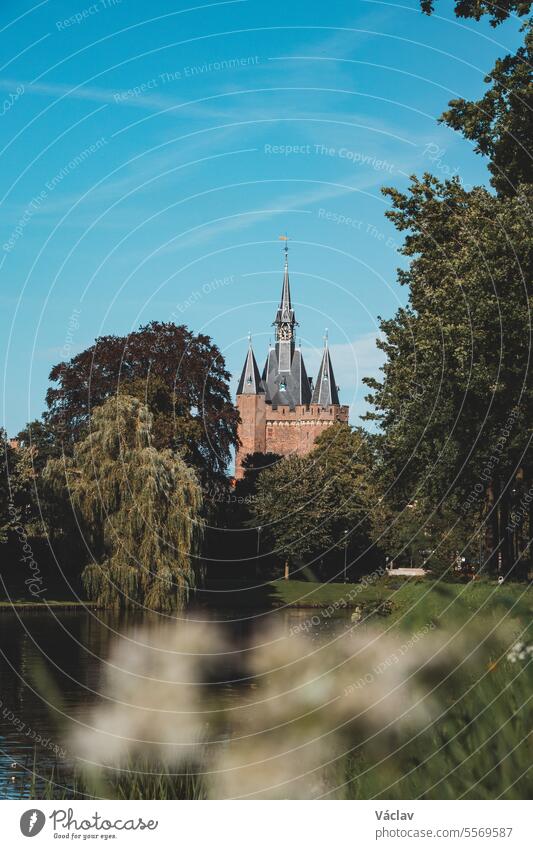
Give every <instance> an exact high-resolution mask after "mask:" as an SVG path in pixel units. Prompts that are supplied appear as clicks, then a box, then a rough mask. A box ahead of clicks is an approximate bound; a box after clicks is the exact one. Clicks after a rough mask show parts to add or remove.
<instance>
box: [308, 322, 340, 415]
mask: <svg viewBox="0 0 533 849" xmlns="http://www.w3.org/2000/svg"><path fill="white" fill-rule="evenodd" d="M311 404H319V405H320V406H321V407H328V406H330V405H336V406H339V391H338V386H337V384H336V382H335V375H334V374H333V366H332V364H331V356H330V353H329V345H328V332H327V330H326V334H325V336H324V352H323V354H322V362H321V363H320V368H319V370H318V376H317V379H316V383H315V388H314V389H313V396H312V398H311Z"/></svg>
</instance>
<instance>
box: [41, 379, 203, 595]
mask: <svg viewBox="0 0 533 849" xmlns="http://www.w3.org/2000/svg"><path fill="white" fill-rule="evenodd" d="M44 474H45V478H46V479H47V480H48V482H49V483H50V485H51V486H53V487H54V488H55V489H59V490H62V489H63V487H64V486H65V484H66V486H67V487H68V491H69V495H70V498H71V500H72V505H73V508H74V510H75V511H76V513H77V515H79V517H80V518H81V521H82V523H83V525H82V527H83V528H84V530H85V534H86V539H87V544H88V545H89V546H90V549H91V552H92V557H93V558H94V562H92V563H89V564H88V565H87V566H86V567H85V570H84V573H83V580H84V583H85V586H86V590H87V593H88V596H89V598H91V599H92V600H95V601H98V602H99V603H100V604H102V605H109V604H113V605H120V606H132V605H135V604H141V605H144V606H145V607H149V608H154V609H158V610H170V609H172V608H174V607H181V606H183V604H184V603H185V601H186V600H187V598H188V594H189V590H190V588H191V587H192V586H193V584H194V572H193V568H192V565H191V558H192V557H193V556H194V555H195V553H196V551H197V547H198V542H199V538H200V530H201V521H200V518H199V516H200V510H201V506H202V496H201V490H200V487H199V484H198V482H197V479H196V475H195V473H194V471H193V470H192V469H190V468H188V467H187V465H186V464H185V463H184V461H183V459H182V458H181V457H180V456H179V455H178V454H177V453H176V452H175V451H172V450H171V449H168V448H167V449H163V450H157V448H155V447H154V446H153V445H152V415H151V413H149V411H148V409H147V407H146V406H145V405H143V404H142V403H141V402H140V401H139V400H138V399H136V398H130V397H128V396H125V395H119V396H117V397H116V398H110V399H109V400H108V401H106V402H105V403H104V404H103V405H102V406H101V407H97V408H95V409H94V410H93V413H92V416H91V421H90V431H89V434H88V435H87V436H86V438H85V439H83V440H82V441H80V442H79V443H77V444H76V445H75V447H74V454H73V457H72V458H65V459H64V460H50V461H49V462H48V464H47V466H46V469H45V473H44Z"/></svg>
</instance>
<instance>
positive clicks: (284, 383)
mask: <svg viewBox="0 0 533 849" xmlns="http://www.w3.org/2000/svg"><path fill="white" fill-rule="evenodd" d="M279 388H280V390H281V392H285V390H286V388H287V384H286V382H285V381H284V380H280V382H279Z"/></svg>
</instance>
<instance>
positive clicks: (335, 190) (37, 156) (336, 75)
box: [0, 0, 521, 434]
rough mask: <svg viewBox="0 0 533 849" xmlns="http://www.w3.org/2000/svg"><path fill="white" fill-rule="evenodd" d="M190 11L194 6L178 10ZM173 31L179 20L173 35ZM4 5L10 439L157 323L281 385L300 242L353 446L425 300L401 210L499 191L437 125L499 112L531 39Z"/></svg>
mask: <svg viewBox="0 0 533 849" xmlns="http://www.w3.org/2000/svg"><path fill="white" fill-rule="evenodd" d="M176 7H178V8H177V9H176ZM169 9H172V11H170V12H169ZM437 12H438V14H437V15H435V16H433V17H431V18H428V17H426V16H424V15H422V14H421V13H420V12H419V10H418V7H417V4H416V3H415V2H408V3H406V4H395V3H389V2H374V1H373V0H372V2H368V0H365V2H362V0H353V2H352V0H350V2H335V0H333V2H330V3H327V4H312V3H308V2H306V3H304V2H300V0H297V2H288V3H287V2H284V3H281V2H279V0H273V2H270V3H268V4H265V3H263V2H261V0H242V2H241V1H240V0H239V1H238V2H226V3H209V4H205V5H202V4H200V3H199V4H198V5H194V4H190V6H188V5H187V4H175V3H172V4H170V3H168V2H162V0H152V2H151V3H150V4H144V3H138V2H133V0H121V2H117V0H96V2H93V3H88V2H85V0H79V2H75V0H72V2H60V0H57V1H56V2H53V0H49V2H34V3H28V2H24V0H22V1H21V2H4V3H2V6H1V9H0V37H1V38H2V41H3V47H4V49H3V51H2V55H3V57H4V60H3V61H4V64H3V66H2V68H1V70H0V96H1V98H2V101H3V103H2V107H1V108H0V113H1V116H0V130H1V136H0V151H1V165H2V167H1V168H0V183H1V186H0V191H1V197H2V203H1V205H0V227H1V234H0V263H1V265H0V273H1V281H2V288H1V292H0V297H1V301H2V310H1V319H0V321H1V324H2V342H3V366H4V367H3V369H2V379H3V391H2V395H3V408H2V417H1V418H2V421H3V423H4V425H5V426H6V427H7V429H8V432H9V433H10V434H13V433H15V432H16V431H17V430H19V429H20V428H21V427H22V426H23V425H24V423H25V422H26V421H27V420H29V419H31V418H34V417H36V416H39V415H40V413H41V412H42V410H43V409H44V395H45V391H46V388H47V385H48V380H47V377H48V373H49V371H50V368H51V366H52V365H53V364H55V363H56V362H59V361H60V360H61V359H63V358H64V357H65V355H68V356H67V358H68V357H69V356H71V355H73V354H75V353H76V352H77V351H79V350H82V349H83V348H85V347H87V346H89V345H90V344H91V343H92V342H93V341H94V338H95V337H96V336H98V335H101V334H104V333H117V334H127V333H128V332H130V331H131V330H134V329H136V328H137V327H138V326H139V325H140V324H142V323H146V322H148V321H149V320H151V319H157V320H174V321H176V322H177V323H185V324H187V325H188V326H189V327H190V328H191V329H193V330H194V331H196V332H198V331H202V332H205V333H208V334H209V335H211V336H212V337H213V339H214V340H215V341H216V343H217V344H218V345H219V346H220V348H221V349H222V351H223V352H224V354H225V356H226V360H227V363H228V367H229V369H230V370H231V372H232V373H233V375H234V381H233V388H235V385H236V380H237V378H238V374H239V372H240V369H241V367H242V363H243V361H244V356H245V351H246V336H247V334H248V331H251V332H252V334H253V337H254V347H255V351H256V355H257V359H258V361H259V363H260V366H261V367H262V364H263V361H264V357H265V354H266V349H267V346H268V341H269V337H270V336H271V333H272V329H271V322H272V320H273V317H274V312H275V306H276V302H277V300H278V298H279V293H280V288H281V278H282V251H281V247H282V243H281V242H280V241H278V236H279V235H280V234H282V233H285V232H287V233H288V234H289V237H290V238H291V251H290V267H291V283H292V292H293V299H294V301H295V307H296V314H297V319H298V320H299V323H300V327H299V331H300V334H301V339H302V346H303V348H304V351H305V354H306V359H307V361H308V372H309V373H310V374H311V375H316V370H317V360H318V358H319V353H320V348H321V345H322V337H323V334H324V328H325V327H328V329H329V339H330V345H331V348H332V354H333V363H334V368H335V372H336V377H337V382H338V383H339V384H340V386H341V398H342V401H343V402H344V403H347V404H350V405H351V418H352V421H353V422H354V423H356V422H357V421H358V416H359V415H360V414H361V413H362V412H363V411H364V401H363V397H364V395H365V388H364V386H363V385H362V384H361V379H362V377H364V376H365V375H370V374H375V373H376V370H377V369H378V367H379V363H380V355H379V352H377V350H376V348H375V345H374V339H375V337H376V334H377V323H378V316H380V315H381V316H384V317H388V316H391V315H392V314H393V313H394V312H395V310H396V309H397V307H398V305H399V304H401V303H403V302H404V300H405V296H406V293H405V291H404V290H403V289H402V288H401V287H399V286H398V284H397V283H396V268H397V266H398V265H400V264H402V263H403V262H404V261H403V260H402V258H401V257H399V256H398V254H397V252H396V245H397V244H398V243H399V241H400V235H399V234H397V233H396V231H395V230H394V228H393V227H392V225H391V224H389V222H388V221H387V220H386V219H385V217H384V213H385V210H386V208H387V200H386V199H385V198H383V197H382V195H381V194H380V187H381V186H383V185H393V186H396V187H399V188H402V187H405V186H406V184H407V182H408V175H409V174H412V173H417V174H421V173H422V172H423V171H425V170H430V171H433V172H434V173H435V174H437V175H440V176H443V177H445V176H449V175H450V174H451V173H458V174H459V175H460V176H461V179H462V180H463V181H464V182H465V184H467V185H472V184H479V183H486V182H487V172H486V167H485V163H484V161H483V160H482V159H481V158H480V157H478V156H475V155H474V153H473V151H472V148H471V145H470V143H468V142H466V141H464V140H463V139H462V138H461V137H460V136H459V135H458V134H456V133H454V132H453V131H451V130H449V129H448V128H446V127H443V126H439V125H437V123H436V120H435V119H436V118H437V117H438V115H440V113H441V112H442V111H443V109H444V108H445V107H446V104H447V102H448V100H450V99H451V98H452V97H457V96H462V97H467V98H475V97H478V96H479V95H480V94H481V93H482V92H483V90H484V84H483V77H484V75H485V74H486V73H487V72H488V71H489V70H490V68H491V67H492V65H493V63H494V60H495V59H496V57H498V56H501V55H504V54H505V53H506V52H509V51H510V50H513V49H514V48H516V46H517V45H518V44H519V42H520V40H521V37H520V35H519V32H518V30H519V23H517V22H516V21H508V22H506V23H505V24H504V25H503V26H501V27H499V28H497V29H492V28H491V27H490V26H489V24H488V23H487V22H486V21H482V22H480V23H476V22H465V21H459V20H457V19H456V18H455V17H454V16H453V6H452V4H451V3H450V2H439V3H437Z"/></svg>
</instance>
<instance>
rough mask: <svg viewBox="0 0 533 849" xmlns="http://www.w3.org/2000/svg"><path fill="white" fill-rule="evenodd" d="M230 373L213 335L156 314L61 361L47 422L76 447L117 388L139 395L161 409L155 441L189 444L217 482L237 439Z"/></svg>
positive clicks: (193, 458) (207, 476)
mask: <svg viewBox="0 0 533 849" xmlns="http://www.w3.org/2000/svg"><path fill="white" fill-rule="evenodd" d="M229 377H230V375H229V373H228V372H227V371H226V367H225V363H224V359H223V357H222V355H221V353H220V351H219V349H218V348H217V346H216V345H214V344H213V343H212V341H211V339H210V338H209V337H208V336H204V335H201V334H200V335H196V336H195V335H194V334H193V333H191V331H190V330H188V329H187V328H186V327H185V326H183V325H181V326H177V325H175V324H172V323H162V322H156V321H152V322H150V323H149V324H147V325H145V326H144V327H141V328H140V329H139V330H138V331H135V332H133V333H130V334H129V335H128V336H102V337H100V338H99V339H97V340H96V342H95V344H94V345H92V346H91V347H90V348H87V349H86V350H85V351H82V352H81V353H80V354H77V355H76V356H75V357H73V358H72V359H71V360H70V361H69V362H66V363H59V364H58V365H56V366H54V367H53V368H52V370H51V372H50V380H51V381H52V382H53V383H54V384H56V385H55V386H53V387H51V388H50V389H49V390H48V392H47V394H46V402H47V405H48V412H47V413H46V416H45V418H46V423H47V425H48V426H49V427H50V428H51V429H52V430H53V431H54V432H55V433H56V434H57V435H58V436H59V437H60V438H61V441H62V443H63V446H64V448H65V450H66V451H67V452H68V453H70V452H71V451H72V448H73V446H74V443H75V442H76V441H77V440H79V439H80V438H82V437H84V436H85V435H86V434H87V428H88V422H89V416H90V412H91V409H92V408H93V407H96V406H98V405H100V404H102V403H103V402H104V401H105V400H106V399H107V398H109V397H112V396H114V395H116V394H117V393H124V394H126V395H131V396H134V397H137V398H139V399H140V400H141V401H143V402H144V403H146V404H147V405H148V407H149V409H150V412H151V413H152V415H153V434H152V438H153V445H154V446H155V447H156V448H179V449H181V450H182V451H183V452H184V457H185V458H186V460H187V462H188V463H190V464H191V465H193V466H194V467H195V468H196V469H197V470H198V471H199V474H200V477H201V478H202V481H203V482H204V483H210V484H211V483H212V482H213V480H216V479H220V478H222V477H223V476H224V473H225V469H226V466H227V464H228V462H229V460H230V456H231V449H232V447H233V446H234V445H235V444H236V439H237V437H236V433H237V421H238V415H237V412H236V410H235V408H234V406H233V403H232V401H231V397H230V393H229V386H228V381H229Z"/></svg>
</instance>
